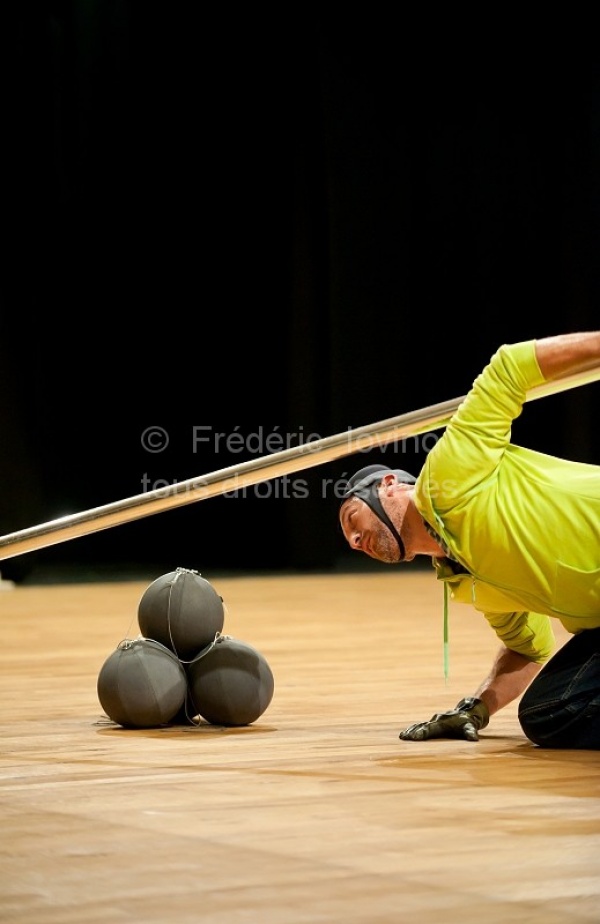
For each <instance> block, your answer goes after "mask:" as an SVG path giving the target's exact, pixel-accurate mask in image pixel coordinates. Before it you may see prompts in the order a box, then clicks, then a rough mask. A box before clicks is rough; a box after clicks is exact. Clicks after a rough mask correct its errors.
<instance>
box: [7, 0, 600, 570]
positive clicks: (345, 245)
mask: <svg viewBox="0 0 600 924" xmlns="http://www.w3.org/2000/svg"><path fill="white" fill-rule="evenodd" d="M386 9H387V8H386ZM402 10H404V7H398V8H395V7H390V9H389V12H384V10H383V7H380V8H379V10H377V9H375V10H374V11H373V12H370V13H367V14H365V13H364V12H363V11H362V9H361V8H358V7H357V11H356V14H354V15H351V14H349V13H348V10H347V9H346V8H344V12H343V14H342V13H341V12H340V11H339V10H335V11H333V10H328V8H327V7H324V8H323V9H322V10H319V11H316V10H311V9H310V7H305V6H304V5H302V6H297V7H296V6H287V7H285V10H284V11H283V12H282V10H281V9H280V8H276V10H275V12H273V11H272V10H270V9H269V10H267V9H261V8H258V9H257V8H256V5H244V6H242V7H241V8H231V7H228V8H227V9H224V10H223V11H222V12H220V13H219V12H217V11H215V10H212V9H209V8H208V5H205V4H196V3H176V2H173V3H154V2H144V3H142V2H138V3H135V2H117V0H96V2H85V3H84V2H62V3H58V2H54V3H38V4H34V3H27V2H23V3H21V4H19V5H18V8H17V12H15V10H14V9H13V10H12V11H11V13H10V14H9V13H8V12H6V11H5V13H4V14H3V16H4V19H5V29H4V45H5V49H4V50H5V56H4V57H5V61H6V62H7V71H8V73H7V78H6V83H5V99H4V101H5V106H4V115H3V122H4V128H5V132H4V138H5V143H4V149H5V150H4V153H5V156H6V158H7V161H6V164H5V172H4V184H3V185H4V190H3V193H4V194H3V200H4V208H3V217H4V222H3V223H4V245H3V255H4V273H3V276H4V284H3V292H2V305H1V315H0V433H1V435H2V452H1V456H0V476H1V478H2V491H1V497H0V534H6V533H9V532H13V531H16V530H20V529H24V528H26V527H29V526H33V525H37V524H39V523H43V522H46V521H47V520H51V519H54V518H56V517H59V516H63V515H66V514H72V513H78V512H81V511H85V510H88V509H91V508H93V507H96V506H101V505H104V504H108V503H112V502H114V501H120V500H122V499H124V498H129V497H132V496H134V495H137V494H140V493H141V492H143V491H145V490H148V489H153V488H156V487H162V486H164V485H165V484H166V483H176V482H180V481H184V480H187V479H190V478H194V477H198V476H201V475H204V474H207V473H211V472H213V471H216V470H219V469H221V468H224V467H227V466H230V465H237V464H239V463H242V462H244V461H246V460H248V459H255V458H256V457H257V455H266V454H267V452H269V451H272V450H273V449H277V448H284V447H285V446H286V445H297V444H298V442H299V441H305V440H306V439H307V437H308V435H309V434H311V435H312V436H313V437H315V436H316V437H326V436H330V435H332V434H337V433H341V432H342V431H346V430H348V429H354V428H356V427H358V426H362V425H365V424H374V423H376V422H379V421H382V420H384V419H386V418H388V417H393V416H396V415H399V414H402V413H405V412H409V411H412V410H416V409H419V408H422V407H425V406H428V405H430V404H434V403H437V402H440V401H446V400H449V399H453V398H456V397H459V396H461V395H463V394H464V393H465V392H466V391H467V390H468V388H469V386H470V384H471V382H472V380H473V378H474V377H475V376H476V374H477V373H478V372H479V371H480V369H481V368H482V367H483V365H484V364H485V363H486V362H487V360H488V358H489V356H490V355H491V354H492V352H493V351H494V350H495V349H496V347H497V346H498V345H499V344H500V343H502V342H505V341H512V340H519V339H527V338H531V337H541V336H544V335H547V334H552V333H558V332H563V331H570V330H576V329H586V328H596V327H597V326H598V320H597V313H598V312H597V306H598V273H597V263H598V249H597V244H598V230H599V218H600V213H599V208H598V206H599V173H598V167H599V153H600V109H599V101H600V93H599V90H600V87H599V80H598V76H599V75H598V66H597V63H596V61H597V49H596V47H595V44H594V43H593V41H592V39H593V36H594V34H595V33H594V28H593V25H592V23H591V22H586V21H585V17H583V18H579V19H578V20H577V21H574V22H570V23H569V22H568V21H567V20H565V15H564V10H563V11H562V12H561V16H560V18H558V17H557V20H556V22H554V23H553V22H552V21H549V20H548V19H546V20H545V21H544V22H543V23H542V22H540V21H538V20H537V19H535V17H534V16H532V21H531V22H530V23H527V22H526V21H525V20H524V18H523V17H521V19H520V20H519V22H518V23H516V22H506V21H505V22H497V21H494V18H493V15H492V13H490V14H489V21H488V22H483V21H481V20H477V19H474V18H473V16H471V17H470V18H468V16H467V15H465V21H464V22H460V21H457V20H456V18H455V17H448V18H447V19H446V20H440V14H436V13H434V12H431V11H430V12H429V13H424V14H423V15H422V17H421V18H419V17H418V16H417V15H416V14H412V16H411V17H408V16H407V14H406V12H401V11H402ZM599 387H600V386H598V385H596V384H595V385H591V386H588V387H586V388H585V389H579V390H577V391H576V392H570V393H564V394H561V395H557V396H554V397H550V398H546V399H544V400H542V401H537V402H532V403H531V404H529V405H528V406H527V407H526V409H525V412H524V414H523V416H522V418H520V419H519V421H517V422H516V424H515V428H514V437H515V440H516V441H517V442H522V443H524V444H526V445H529V446H531V447H532V448H536V449H540V450H542V451H547V452H551V453H555V454H557V455H567V456H569V457H571V458H576V459H579V460H581V461H593V462H598V461H600V452H599V445H598V441H599V438H598V410H599V407H600V393H599V391H598V388H599ZM150 427H162V428H164V430H165V431H166V432H167V434H168V437H169V444H168V447H167V448H166V449H165V450H164V452H160V453H157V452H154V453H151V452H148V451H147V450H145V449H144V447H143V444H142V435H143V434H144V432H145V431H146V430H147V428H150ZM199 427H204V428H206V429H204V430H202V431H194V428H199ZM194 432H201V434H202V435H203V436H208V439H207V440H206V441H205V442H202V443H199V444H197V445H196V446H194V442H193V436H194ZM234 433H236V434H238V435H240V436H241V437H242V439H241V442H240V444H239V445H240V446H241V448H242V451H235V452H234V451H232V450H231V446H230V448H229V450H228V449H227V444H226V443H225V442H224V440H225V437H226V436H227V435H229V434H234ZM218 434H223V435H224V436H222V437H221V438H220V439H221V442H220V443H218V442H217V439H218V437H217V435H218ZM269 436H270V437H271V440H273V439H277V437H278V436H279V437H280V438H281V439H283V440H284V443H283V445H279V444H274V443H273V442H271V443H268V444H267V443H266V440H267V437H269ZM399 448H400V457H399V458H398V457H396V459H395V464H399V465H400V466H401V467H403V468H407V469H409V470H412V471H414V472H415V473H416V472H417V471H418V469H419V467H420V465H421V464H422V462H423V459H424V452H425V451H426V447H425V448H424V446H423V444H422V443H421V444H419V443H416V442H415V441H407V443H406V445H405V446H404V447H399ZM382 457H383V458H384V460H385V461H388V462H390V461H391V458H390V451H389V450H388V451H387V453H386V452H385V450H381V451H373V452H372V453H370V454H368V455H367V454H361V455H359V456H352V457H347V458H344V459H341V460H340V461H338V462H337V463H328V464H326V465H323V466H320V467H317V468H315V469H310V470H306V471H303V472H300V473H298V475H297V476H294V477H297V478H300V479H302V482H303V488H304V489H303V491H302V492H301V493H302V495H303V496H300V497H298V496H294V491H293V485H292V486H290V485H289V484H288V486H287V489H285V488H284V486H283V484H282V483H280V482H279V481H271V482H267V483H264V484H263V485H261V486H256V488H255V489H254V488H251V489H248V491H247V494H246V496H245V497H237V498H232V497H225V496H219V497H215V498H212V499H208V500H205V501H202V502H200V503H193V504H190V505H187V506H184V507H178V508H177V509H173V510H169V511H166V512H163V513H160V514H158V515H152V516H149V517H144V518H143V519H141V520H138V521H136V522H133V523H127V524H121V525H119V526H116V527H112V528H110V529H108V530H103V531H101V532H98V533H95V534H93V535H90V536H85V537H80V538H77V539H75V540H70V541H68V542H64V543H60V544H59V545H55V546H52V547H49V548H46V549H41V550H38V551H35V552H32V553H27V554H25V555H21V556H17V557H15V558H12V559H6V560H4V561H0V572H1V573H2V575H3V576H4V577H7V578H13V579H15V580H29V581H32V580H36V579H42V576H43V575H47V574H48V573H53V572H54V573H56V574H60V575H61V578H62V579H64V577H65V575H71V576H80V575H86V574H92V575H95V576H97V575H98V574H105V575H107V576H111V575H117V574H120V573H123V572H124V571H125V570H127V569H129V571H132V570H135V569H136V568H138V569H142V570H144V569H145V570H147V571H148V573H149V574H150V575H151V576H156V575H157V574H160V573H162V570H171V569H172V568H174V567H177V566H181V567H188V568H196V569H198V570H200V571H201V572H205V573H206V572H207V571H211V572H214V571H215V570H234V571H236V570H237V571H245V572H247V571H250V572H251V571H255V570H257V571H261V570H270V571H277V570H287V569H299V570H311V569H332V568H340V567H345V566H346V565H348V564H349V563H350V560H351V557H350V555H349V553H348V552H347V551H346V549H345V548H344V545H343V542H342V539H341V535H340V533H339V529H338V526H337V508H338V503H339V502H338V500H337V497H336V496H335V493H334V491H333V489H332V487H331V485H328V486H327V485H326V483H325V479H327V478H329V479H331V480H332V481H333V482H336V481H339V480H340V479H341V478H343V477H344V476H345V475H347V474H349V473H350V472H351V471H353V470H354V469H356V468H358V467H360V466H361V465H362V464H367V462H370V461H373V460H374V459H375V458H382ZM352 560H353V559H352Z"/></svg>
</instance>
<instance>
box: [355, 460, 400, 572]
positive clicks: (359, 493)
mask: <svg viewBox="0 0 600 924" xmlns="http://www.w3.org/2000/svg"><path fill="white" fill-rule="evenodd" d="M390 472H391V473H392V474H393V475H395V476H396V478H397V480H398V481H402V482H404V483H405V484H414V483H415V482H416V480H417V479H416V478H414V477H413V476H412V475H409V473H408V472H405V471H403V470H402V469H400V468H388V466H387V465H367V466H365V468H361V469H359V471H358V472H356V474H354V475H352V477H351V478H349V479H348V482H347V484H346V487H345V489H344V493H343V494H342V497H343V499H344V500H346V499H347V498H348V497H359V498H360V500H362V501H364V502H365V504H366V505H367V507H370V508H371V510H372V511H373V513H374V514H375V515H376V516H377V517H379V519H380V520H381V522H382V523H384V524H385V525H386V526H387V528H388V529H389V531H390V532H391V534H392V536H393V537H394V539H395V540H396V542H397V543H398V548H399V549H400V560H401V561H402V559H403V558H404V556H405V555H406V550H405V548H404V543H403V541H402V539H401V538H400V533H399V532H398V530H397V529H396V527H395V526H394V524H393V523H392V521H391V520H390V518H389V517H388V515H387V513H386V512H385V510H384V509H383V506H382V504H381V501H380V500H379V493H378V491H377V487H378V485H379V484H380V482H381V480H382V479H383V477H384V476H385V475H388V474H390Z"/></svg>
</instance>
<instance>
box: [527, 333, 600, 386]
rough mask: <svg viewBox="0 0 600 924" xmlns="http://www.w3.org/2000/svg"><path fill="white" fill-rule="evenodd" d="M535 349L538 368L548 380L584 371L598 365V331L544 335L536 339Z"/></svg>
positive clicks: (599, 360) (599, 346)
mask: <svg viewBox="0 0 600 924" xmlns="http://www.w3.org/2000/svg"><path fill="white" fill-rule="evenodd" d="M535 351H536V357H537V361H538V364H539V367H540V370H541V372H542V374H543V376H544V377H545V378H546V379H548V380H549V381H550V380H552V379H560V378H562V377H563V376H565V375H574V374H576V373H578V372H586V371H587V370H588V369H593V368H595V367H596V366H598V365H600V331H583V332H581V333H575V334H559V335H558V336H556V337H544V338H542V339H541V340H536V344H535Z"/></svg>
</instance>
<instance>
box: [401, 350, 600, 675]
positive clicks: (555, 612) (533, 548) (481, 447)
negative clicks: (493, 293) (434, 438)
mask: <svg viewBox="0 0 600 924" xmlns="http://www.w3.org/2000/svg"><path fill="white" fill-rule="evenodd" d="M543 382H544V377H543V375H542V373H541V371H540V368H539V366H538V363H537V359H536V355H535V341H533V340H531V341H527V342H525V343H518V344H509V345H504V346H502V347H500V349H499V350H498V351H497V352H496V353H495V354H494V356H493V357H492V359H491V360H490V363H489V364H488V366H487V367H486V368H485V369H484V370H483V372H482V373H481V374H480V375H479V376H478V377H477V379H476V380H475V382H474V383H473V387H472V389H471V390H470V392H469V394H468V395H467V396H466V398H465V399H464V400H463V401H462V403H461V405H460V407H459V408H458V409H457V411H456V412H455V414H454V415H453V417H452V420H451V421H450V422H449V424H448V425H447V427H446V429H445V431H444V433H443V434H442V436H441V437H440V439H439V440H438V442H437V443H436V445H435V446H434V448H433V449H432V450H431V451H430V453H429V455H428V457H427V459H426V462H425V465H424V466H423V469H422V471H421V473H420V475H419V477H418V479H417V483H416V485H415V503H416V505H417V508H418V510H419V512H420V513H421V515H422V516H423V517H424V518H425V520H426V521H427V522H428V523H429V524H430V525H431V526H432V527H433V529H434V530H435V531H436V532H437V533H438V535H439V536H440V537H441V538H442V539H443V541H444V542H445V543H446V544H447V546H448V549H449V551H450V553H451V555H452V557H453V558H455V559H456V561H458V562H459V564H460V565H461V566H462V567H463V568H464V569H465V573H464V574H463V573H460V574H455V573H454V571H453V569H452V568H451V567H450V566H449V563H448V562H447V560H446V561H445V560H439V561H436V562H435V566H436V570H437V575H438V578H439V579H440V580H443V581H447V582H448V585H449V588H450V591H451V597H452V598H453V599H454V600H456V601H459V602H462V603H470V604H472V605H473V606H474V607H475V609H477V610H479V611H480V612H482V613H484V615H485V616H486V618H487V620H488V621H489V623H490V625H491V626H492V628H493V629H494V631H495V632H496V634H497V635H498V636H499V638H500V639H501V640H502V641H503V642H504V644H505V645H506V646H507V647H508V648H510V649H512V650H514V651H518V652H520V653H521V654H523V655H524V656H525V657H528V658H531V659H532V660H534V661H538V662H543V661H545V660H547V658H548V657H549V656H550V654H551V653H552V650H553V647H554V635H553V632H552V624H551V620H550V617H554V618H556V619H559V620H560V622H561V623H562V624H563V626H564V627H565V628H566V629H567V630H568V631H569V632H571V633H577V632H581V631H582V630H584V629H592V628H597V627H599V626H600V466H595V465H588V464H585V463H581V462H573V461H569V460H565V459H559V458H555V457H553V456H549V455H545V454H544V453H539V452H535V451H533V450H530V449H525V448H523V447H521V446H516V445H513V444H512V443H511V426H512V422H513V421H514V420H515V419H516V418H517V417H518V416H519V415H520V414H521V411H522V409H523V404H524V402H525V400H526V397H527V392H528V390H529V389H531V388H533V387H535V386H536V385H540V384H542V383H543Z"/></svg>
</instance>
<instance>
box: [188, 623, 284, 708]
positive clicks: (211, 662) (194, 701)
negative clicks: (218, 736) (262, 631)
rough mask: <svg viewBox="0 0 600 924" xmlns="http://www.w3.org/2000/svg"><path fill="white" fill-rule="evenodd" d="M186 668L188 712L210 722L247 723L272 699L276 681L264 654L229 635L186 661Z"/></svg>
mask: <svg viewBox="0 0 600 924" xmlns="http://www.w3.org/2000/svg"><path fill="white" fill-rule="evenodd" d="M185 671H186V674H187V678H188V699H187V712H188V714H190V715H200V716H202V718H203V719H206V721H207V722H209V723H211V724H212V725H250V724H251V723H252V722H255V721H256V719H258V718H260V716H261V715H262V714H263V713H264V712H265V710H266V709H267V707H268V706H269V705H270V703H271V700H272V698H273V693H274V688H275V681H274V677H273V672H272V671H271V668H270V666H269V664H268V663H267V660H266V658H265V657H264V655H262V654H261V653H260V652H259V651H257V650H256V648H253V647H252V645H249V644H248V643H247V642H241V641H239V640H238V639H234V638H231V637H230V636H228V635H223V636H221V637H220V638H218V639H217V640H216V641H215V642H214V644H213V645H212V646H210V647H209V648H207V650H206V651H205V652H201V653H200V654H199V655H198V657H196V658H195V659H194V660H193V661H192V662H191V663H189V664H186V665H185Z"/></svg>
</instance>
